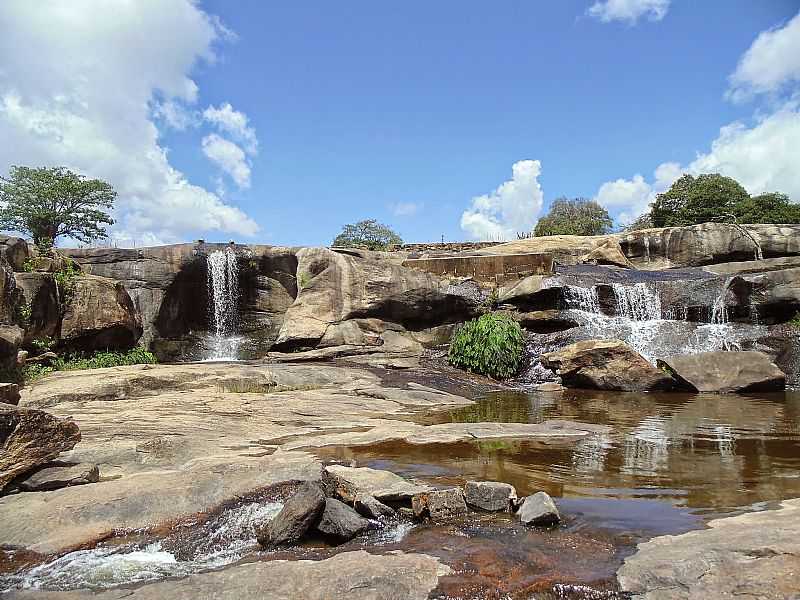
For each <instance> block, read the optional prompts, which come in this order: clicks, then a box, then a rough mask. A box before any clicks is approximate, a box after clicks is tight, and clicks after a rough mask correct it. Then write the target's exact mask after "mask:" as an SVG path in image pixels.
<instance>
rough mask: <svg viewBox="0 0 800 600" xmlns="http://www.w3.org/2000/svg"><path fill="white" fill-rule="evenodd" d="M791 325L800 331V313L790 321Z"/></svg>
mask: <svg viewBox="0 0 800 600" xmlns="http://www.w3.org/2000/svg"><path fill="white" fill-rule="evenodd" d="M789 325H791V326H792V327H794V328H795V329H800V312H798V313H797V314H796V315H795V316H794V317H792V319H791V320H790V321H789Z"/></svg>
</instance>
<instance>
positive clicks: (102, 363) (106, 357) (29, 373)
mask: <svg viewBox="0 0 800 600" xmlns="http://www.w3.org/2000/svg"><path fill="white" fill-rule="evenodd" d="M155 362H157V361H156V357H155V355H154V354H153V353H152V352H149V351H147V350H145V349H144V348H139V347H136V348H132V349H131V350H128V351H127V352H112V351H103V352H95V353H94V354H91V355H84V354H71V355H67V356H65V357H61V356H59V357H58V358H56V359H54V360H53V361H52V363H51V364H50V365H47V366H46V365H42V364H39V363H29V364H26V365H25V366H24V367H22V369H20V373H19V376H18V377H17V378H16V379H17V380H18V381H21V382H25V383H31V382H33V381H36V380H37V379H40V378H42V377H44V376H45V375H48V374H50V373H53V372H55V371H81V370H84V369H103V368H106V367H120V366H124V365H149V364H154V363H155Z"/></svg>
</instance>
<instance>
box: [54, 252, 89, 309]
mask: <svg viewBox="0 0 800 600" xmlns="http://www.w3.org/2000/svg"><path fill="white" fill-rule="evenodd" d="M64 261H65V262H64V267H63V268H62V269H61V270H60V271H56V272H55V273H53V278H54V279H55V280H56V286H57V287H58V297H59V299H60V300H61V304H62V305H66V304H69V301H70V300H71V299H72V296H73V295H74V294H75V285H76V282H75V280H76V279H77V278H78V277H80V276H81V275H82V274H83V273H81V270H80V268H79V267H78V266H77V265H76V264H75V261H73V260H72V259H71V258H65V259H64Z"/></svg>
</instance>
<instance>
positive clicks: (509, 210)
mask: <svg viewBox="0 0 800 600" xmlns="http://www.w3.org/2000/svg"><path fill="white" fill-rule="evenodd" d="M541 171H542V165H541V163H540V162H539V161H538V160H521V161H519V162H516V163H514V165H513V166H512V167H511V174H512V176H511V180H509V181H505V182H503V183H502V184H500V186H499V187H498V188H497V189H496V190H495V191H494V192H492V193H491V194H485V195H483V196H476V197H475V198H473V199H472V205H471V207H470V208H469V209H468V210H465V211H464V213H463V214H462V215H461V229H463V230H464V231H466V232H467V233H468V234H469V235H470V236H471V237H472V238H474V239H483V240H500V239H502V240H505V239H511V238H512V237H514V236H515V235H516V233H517V232H522V231H530V230H531V229H533V226H534V225H535V224H536V220H537V219H538V217H539V212H540V211H541V209H542V200H543V194H542V186H541V185H540V184H539V180H538V177H539V175H540V174H541Z"/></svg>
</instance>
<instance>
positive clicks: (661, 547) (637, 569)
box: [617, 499, 800, 600]
mask: <svg viewBox="0 0 800 600" xmlns="http://www.w3.org/2000/svg"><path fill="white" fill-rule="evenodd" d="M707 525H708V528H707V529H700V530H698V531H690V532H688V533H684V534H682V535H666V536H661V537H656V538H653V539H652V540H650V541H648V542H645V543H642V544H639V546H638V549H637V551H636V553H635V554H634V555H633V556H629V557H628V558H626V559H625V564H623V565H622V567H621V568H620V570H619V572H618V573H617V579H618V580H619V584H620V587H621V588H622V590H623V591H624V592H627V593H630V594H633V597H634V598H640V599H642V600H661V599H666V598H670V599H673V598H674V599H676V600H681V599H685V600H690V599H694V598H735V597H742V598H746V597H750V598H760V599H764V600H779V599H785V598H795V597H797V590H800V499H794V500H786V501H784V502H783V503H781V508H780V509H778V510H765V511H761V512H751V513H747V514H743V515H739V516H736V517H727V518H723V519H715V520H713V521H709V522H708V524H707Z"/></svg>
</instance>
